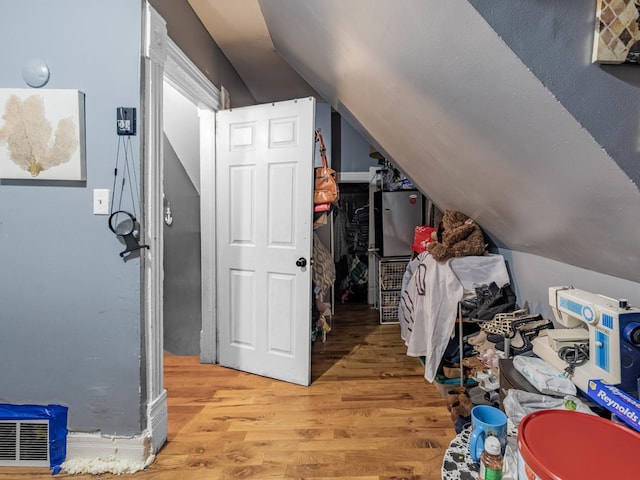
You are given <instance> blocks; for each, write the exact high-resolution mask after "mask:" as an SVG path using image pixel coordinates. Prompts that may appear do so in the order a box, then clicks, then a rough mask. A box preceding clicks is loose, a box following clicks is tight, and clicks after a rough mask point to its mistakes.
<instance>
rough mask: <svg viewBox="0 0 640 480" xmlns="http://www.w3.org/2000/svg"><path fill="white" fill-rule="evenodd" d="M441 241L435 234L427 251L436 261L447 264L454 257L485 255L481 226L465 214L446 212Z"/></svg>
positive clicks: (443, 218) (454, 211) (441, 229)
mask: <svg viewBox="0 0 640 480" xmlns="http://www.w3.org/2000/svg"><path fill="white" fill-rule="evenodd" d="M438 231H441V236H442V237H441V240H440V241H438V236H437V235H436V232H434V234H433V235H432V236H433V239H434V241H433V242H430V243H429V244H428V245H427V249H428V251H429V253H430V254H431V256H432V257H433V258H434V260H436V261H438V262H446V261H447V260H449V259H450V258H453V257H465V256H468V255H484V253H485V243H484V234H483V233H482V230H481V229H480V226H479V225H478V224H477V223H476V222H474V221H473V220H472V219H470V218H469V217H467V216H466V215H465V214H464V213H462V212H458V211H456V210H446V211H445V212H444V216H443V217H442V228H440V229H438Z"/></svg>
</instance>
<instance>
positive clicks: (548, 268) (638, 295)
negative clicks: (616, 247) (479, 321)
mask: <svg viewBox="0 0 640 480" xmlns="http://www.w3.org/2000/svg"><path fill="white" fill-rule="evenodd" d="M499 253H500V254H501V255H503V256H504V258H505V261H506V262H507V266H508V268H509V271H510V274H511V278H512V280H513V287H514V290H515V291H516V294H517V296H518V303H519V304H520V305H524V303H525V302H528V304H529V309H530V310H531V311H532V312H536V313H543V314H545V316H546V317H547V318H554V317H553V313H552V311H551V308H550V306H549V287H552V286H561V285H573V286H574V287H576V288H579V289H581V290H586V291H588V292H592V293H598V294H601V295H606V296H608V297H612V298H626V299H627V300H629V302H630V303H631V304H632V305H634V306H636V307H637V306H640V284H638V283H636V282H630V281H629V280H624V279H622V278H617V277H612V276H610V275H604V274H602V273H597V272H593V271H591V270H585V269H584V268H579V267H574V266H572V265H567V264H566V263H561V262H556V261H555V260H550V259H548V258H544V257H538V256H536V255H531V254H528V253H521V252H514V251H511V250H506V249H500V250H499Z"/></svg>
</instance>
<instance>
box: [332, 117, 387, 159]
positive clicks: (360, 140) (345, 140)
mask: <svg viewBox="0 0 640 480" xmlns="http://www.w3.org/2000/svg"><path fill="white" fill-rule="evenodd" d="M340 130H341V132H340V140H341V157H340V171H342V172H369V167H377V166H378V160H376V159H374V158H371V157H369V151H370V150H369V148H370V145H369V142H368V141H367V140H366V138H365V137H363V136H362V135H361V134H360V132H358V131H357V130H356V129H355V128H353V127H352V126H351V125H349V123H348V122H347V121H346V120H345V119H344V118H343V119H341V121H340Z"/></svg>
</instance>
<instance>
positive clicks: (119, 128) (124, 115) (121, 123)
mask: <svg viewBox="0 0 640 480" xmlns="http://www.w3.org/2000/svg"><path fill="white" fill-rule="evenodd" d="M116 120H117V121H116V132H117V133H118V135H135V134H136V109H135V108H134V107H118V108H117V109H116Z"/></svg>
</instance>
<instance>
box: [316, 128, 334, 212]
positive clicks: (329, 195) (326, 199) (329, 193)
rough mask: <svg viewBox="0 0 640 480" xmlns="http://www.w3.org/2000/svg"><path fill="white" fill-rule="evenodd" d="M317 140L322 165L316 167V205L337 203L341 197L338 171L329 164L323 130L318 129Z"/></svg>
mask: <svg viewBox="0 0 640 480" xmlns="http://www.w3.org/2000/svg"><path fill="white" fill-rule="evenodd" d="M316 142H318V143H319V144H320V157H322V166H321V167H318V168H316V169H315V190H314V193H313V203H314V205H322V204H331V203H336V202H337V201H338V198H339V190H338V181H337V178H336V171H335V170H332V169H331V168H329V166H328V165H327V155H326V151H327V149H326V147H325V146H324V141H323V140H322V132H321V131H320V129H318V130H316Z"/></svg>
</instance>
